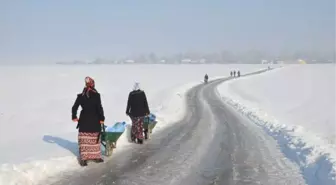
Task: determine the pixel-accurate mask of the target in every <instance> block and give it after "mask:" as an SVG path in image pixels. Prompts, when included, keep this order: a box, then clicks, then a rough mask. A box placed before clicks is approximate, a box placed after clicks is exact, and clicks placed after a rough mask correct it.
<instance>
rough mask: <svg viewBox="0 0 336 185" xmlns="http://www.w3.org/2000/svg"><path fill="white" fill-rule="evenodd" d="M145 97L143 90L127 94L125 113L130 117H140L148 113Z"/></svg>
mask: <svg viewBox="0 0 336 185" xmlns="http://www.w3.org/2000/svg"><path fill="white" fill-rule="evenodd" d="M149 113H150V112H149V107H148V102H147V97H146V94H145V92H144V91H142V90H136V91H131V92H130V93H129V95H128V100H127V108H126V114H127V115H129V116H131V117H142V116H145V115H147V114H149Z"/></svg>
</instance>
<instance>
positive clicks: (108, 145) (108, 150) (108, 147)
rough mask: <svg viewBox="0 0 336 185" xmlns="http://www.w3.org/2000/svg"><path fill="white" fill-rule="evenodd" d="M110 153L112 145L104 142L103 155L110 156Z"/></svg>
mask: <svg viewBox="0 0 336 185" xmlns="http://www.w3.org/2000/svg"><path fill="white" fill-rule="evenodd" d="M112 152H113V148H112V144H111V143H110V141H106V148H105V155H106V156H111V155H112Z"/></svg>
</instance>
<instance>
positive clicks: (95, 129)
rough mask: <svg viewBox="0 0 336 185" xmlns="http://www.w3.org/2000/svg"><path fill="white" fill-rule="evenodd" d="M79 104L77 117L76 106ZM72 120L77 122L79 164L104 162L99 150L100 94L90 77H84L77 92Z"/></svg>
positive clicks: (102, 120)
mask: <svg viewBox="0 0 336 185" xmlns="http://www.w3.org/2000/svg"><path fill="white" fill-rule="evenodd" d="M79 106H81V108H82V110H81V112H80V117H79V119H78V118H77V110H78V107H79ZM72 120H73V121H74V122H78V125H77V128H78V129H79V130H78V144H79V157H80V165H81V166H87V161H88V160H94V161H95V162H98V163H100V162H104V160H103V158H102V155H101V150H100V132H101V124H103V123H104V120H105V116H104V110H103V106H102V103H101V98H100V94H99V93H98V91H97V90H96V89H95V82H94V80H93V79H92V78H91V77H86V78H85V87H84V89H83V92H82V93H81V94H77V98H76V101H75V103H74V105H73V106H72Z"/></svg>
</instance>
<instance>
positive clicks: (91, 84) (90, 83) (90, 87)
mask: <svg viewBox="0 0 336 185" xmlns="http://www.w3.org/2000/svg"><path fill="white" fill-rule="evenodd" d="M90 91H92V92H95V93H96V92H97V90H96V89H95V81H94V80H93V79H92V78H91V77H89V76H87V77H86V78H85V88H84V90H83V93H82V95H83V96H84V95H86V96H87V97H88V98H89V97H90V96H89V93H90Z"/></svg>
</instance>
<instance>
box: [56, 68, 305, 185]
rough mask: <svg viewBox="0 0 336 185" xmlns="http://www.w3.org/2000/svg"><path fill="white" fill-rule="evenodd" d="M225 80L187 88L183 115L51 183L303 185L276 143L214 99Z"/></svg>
mask: <svg viewBox="0 0 336 185" xmlns="http://www.w3.org/2000/svg"><path fill="white" fill-rule="evenodd" d="M251 75H252V74H251ZM229 79H230V78H227V79H219V80H215V81H212V82H209V83H208V84H200V85H198V86H196V87H194V88H193V89H191V90H190V91H189V93H188V100H187V105H188V109H189V110H188V111H187V114H186V115H185V117H184V119H183V120H182V121H180V122H178V123H176V124H173V125H172V126H171V127H169V128H167V129H166V130H165V131H162V132H160V133H155V134H153V136H152V138H151V139H150V140H148V141H147V142H146V143H145V144H143V145H136V144H134V147H133V148H129V149H126V150H125V152H123V153H122V154H120V155H112V158H111V160H109V161H108V162H106V163H105V164H89V167H88V168H87V169H85V170H84V171H82V172H78V173H76V174H67V175H65V176H63V177H62V180H61V181H58V182H57V183H54V184H66V185H70V184H71V185H91V184H102V185H110V184H111V185H133V184H137V185H158V184H160V185H181V184H186V185H233V184H234V185H247V184H249V185H254V184H258V185H260V184H262V185H284V184H286V185H291V184H293V185H300V184H305V183H304V180H303V178H302V175H301V174H300V172H299V169H298V167H297V166H295V165H294V164H292V163H291V162H290V161H289V160H288V159H286V158H285V156H284V155H283V154H282V153H281V152H280V150H279V146H278V145H277V142H276V141H274V140H273V139H272V138H271V137H270V136H268V135H266V134H265V133H264V132H263V131H262V130H261V128H259V127H257V126H256V125H255V124H253V123H250V121H249V120H248V119H247V118H245V117H242V116H241V115H240V114H238V113H236V112H235V111H234V110H233V109H232V108H230V107H229V106H227V105H225V104H224V103H223V101H222V100H221V99H220V98H219V96H218V92H217V91H216V90H215V89H216V87H217V85H219V84H220V83H222V82H225V81H226V80H229Z"/></svg>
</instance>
